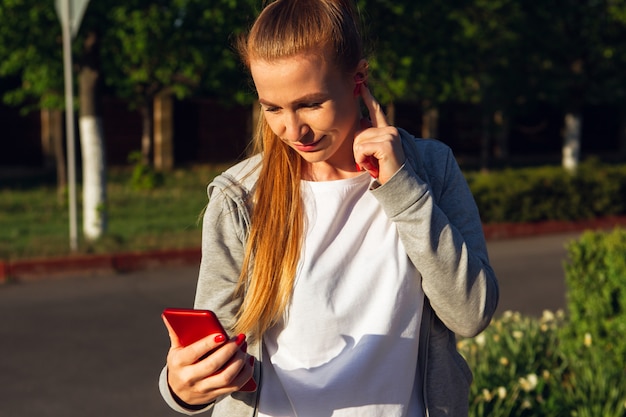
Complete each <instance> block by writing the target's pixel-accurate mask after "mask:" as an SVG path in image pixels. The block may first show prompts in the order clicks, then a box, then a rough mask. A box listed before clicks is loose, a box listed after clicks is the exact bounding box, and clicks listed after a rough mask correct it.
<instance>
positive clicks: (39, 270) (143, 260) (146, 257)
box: [0, 248, 201, 283]
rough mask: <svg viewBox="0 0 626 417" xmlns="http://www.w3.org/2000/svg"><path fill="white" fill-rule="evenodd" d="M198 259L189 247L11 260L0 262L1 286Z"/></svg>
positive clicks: (197, 253) (191, 262) (197, 251)
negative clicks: (45, 278)
mask: <svg viewBox="0 0 626 417" xmlns="http://www.w3.org/2000/svg"><path fill="white" fill-rule="evenodd" d="M200 258H201V250H200V248H191V249H172V250H155V251H146V252H128V253H114V254H103V255H72V256H68V257H59V258H32V259H19V260H14V261H3V260H0V283H1V282H6V281H10V280H15V279H20V280H21V279H31V278H44V277H54V276H60V275H62V276H68V275H79V274H85V273H123V272H132V271H137V270H142V269H150V268H158V267H163V266H181V265H197V264H199V263H200Z"/></svg>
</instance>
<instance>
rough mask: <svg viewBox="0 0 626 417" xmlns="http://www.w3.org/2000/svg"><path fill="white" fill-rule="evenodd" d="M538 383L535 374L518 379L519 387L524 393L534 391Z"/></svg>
mask: <svg viewBox="0 0 626 417" xmlns="http://www.w3.org/2000/svg"><path fill="white" fill-rule="evenodd" d="M538 382H539V378H537V375H536V374H528V375H527V376H526V378H520V379H519V385H520V387H521V388H522V390H524V391H526V392H530V391H532V390H534V389H535V388H536V387H537V383H538Z"/></svg>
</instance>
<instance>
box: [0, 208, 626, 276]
mask: <svg viewBox="0 0 626 417" xmlns="http://www.w3.org/2000/svg"><path fill="white" fill-rule="evenodd" d="M620 226H621V227H626V216H622V217H606V218H602V219H593V220H584V221H577V222H558V221H545V222H537V223H521V224H520V223H498V224H485V225H483V231H484V233H485V238H486V239H487V240H497V239H513V238H519V237H529V236H538V235H547V234H554V233H569V232H572V233H575V232H583V231H585V230H602V229H612V228H615V227H620ZM200 259H201V250H200V248H190V249H172V250H156V251H147V252H129V253H117V254H105V255H72V256H68V257H64V258H34V259H20V260H14V261H6V260H0V282H4V281H7V280H8V279H10V278H11V279H13V278H16V279H21V278H33V277H36V278H47V277H52V276H55V275H57V276H58V275H75V274H78V273H95V272H113V271H117V272H130V271H136V270H140V269H147V268H156V267H159V266H176V265H198V264H199V263H200Z"/></svg>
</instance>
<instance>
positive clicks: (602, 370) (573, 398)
mask: <svg viewBox="0 0 626 417" xmlns="http://www.w3.org/2000/svg"><path fill="white" fill-rule="evenodd" d="M568 254H569V259H568V263H567V264H566V266H565V270H566V281H567V291H568V293H567V295H568V297H567V300H568V314H566V313H565V312H563V311H559V312H556V314H555V313H552V312H549V311H546V312H544V315H543V317H541V318H540V319H537V318H532V317H523V316H522V315H521V314H519V313H515V312H506V313H504V314H503V315H502V316H501V317H498V318H497V319H496V320H494V322H493V323H492V324H491V325H490V326H489V328H488V329H487V330H486V331H485V332H483V333H482V334H480V335H478V336H477V337H475V338H471V339H462V340H460V341H459V351H460V352H461V353H462V354H463V356H465V358H466V359H467V360H468V363H469V364H470V366H471V368H472V370H473V372H474V383H473V384H472V388H471V395H470V416H472V417H486V416H492V417H495V416H502V417H504V416H506V417H509V416H529V417H530V416H546V417H547V416H555V417H556V416H578V417H599V416H602V417H626V337H625V336H626V330H625V329H626V328H625V326H626V230H622V229H615V230H614V231H612V232H610V233H609V232H588V233H585V234H583V236H581V238H580V239H579V240H577V241H574V242H572V243H570V244H569V245H568Z"/></svg>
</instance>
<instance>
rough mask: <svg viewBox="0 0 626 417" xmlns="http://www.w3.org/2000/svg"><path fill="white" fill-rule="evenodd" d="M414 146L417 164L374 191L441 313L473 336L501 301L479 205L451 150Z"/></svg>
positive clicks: (451, 325)
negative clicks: (417, 153)
mask: <svg viewBox="0 0 626 417" xmlns="http://www.w3.org/2000/svg"><path fill="white" fill-rule="evenodd" d="M411 140H415V139H411ZM414 149H415V150H416V152H419V153H420V154H419V155H416V154H413V155H411V154H408V155H407V157H408V158H412V159H413V160H412V161H411V162H412V163H408V162H407V163H406V164H405V165H404V166H403V167H402V168H401V169H400V170H399V171H398V172H397V173H396V175H395V176H394V177H392V178H391V179H390V180H389V181H388V182H387V183H386V184H384V185H382V186H380V187H378V188H376V189H374V190H372V192H373V193H374V195H375V196H376V198H377V199H378V201H379V202H380V203H381V205H382V206H383V208H384V210H385V212H386V214H387V215H388V216H389V218H390V219H391V220H392V221H393V222H394V223H395V224H396V227H397V228H398V233H399V235H400V238H401V240H402V243H403V245H404V247H405V249H406V251H407V254H408V256H409V258H410V259H411V261H412V262H413V264H414V265H415V266H416V268H417V270H418V271H419V272H420V274H421V276H422V287H423V290H424V294H425V295H426V297H428V299H429V301H430V304H431V306H432V308H433V310H434V311H435V313H436V314H437V316H438V317H439V318H440V319H441V320H442V322H443V323H444V324H445V325H446V327H448V328H449V329H450V330H452V331H453V332H455V333H457V334H459V335H462V336H466V337H472V336H474V335H476V334H478V333H480V332H481V331H482V330H484V329H485V328H486V327H487V325H488V324H489V322H490V320H491V317H492V316H493V314H494V312H495V309H496V306H497V303H498V284H497V280H496V277H495V274H494V272H493V269H492V268H491V266H490V265H489V258H488V255H487V247H486V243H485V239H484V235H483V230H482V224H481V221H480V216H479V214H478V209H477V207H476V204H475V202H474V199H473V196H472V194H471V192H470V189H469V187H468V185H467V182H466V181H465V178H464V176H463V174H462V172H461V170H460V168H459V166H458V164H457V163H456V160H455V159H454V156H453V155H452V151H451V150H450V148H448V147H447V146H446V145H444V144H442V143H441V142H438V141H435V140H427V141H426V140H422V145H421V146H419V147H415V148H414ZM416 160H417V161H418V162H417V163H416V162H415V161H416ZM416 170H417V171H420V174H421V175H418V174H417V173H416ZM427 181H428V182H427Z"/></svg>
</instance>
